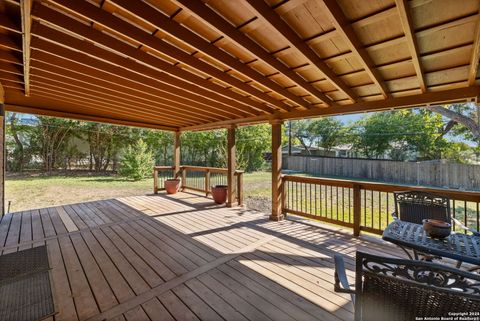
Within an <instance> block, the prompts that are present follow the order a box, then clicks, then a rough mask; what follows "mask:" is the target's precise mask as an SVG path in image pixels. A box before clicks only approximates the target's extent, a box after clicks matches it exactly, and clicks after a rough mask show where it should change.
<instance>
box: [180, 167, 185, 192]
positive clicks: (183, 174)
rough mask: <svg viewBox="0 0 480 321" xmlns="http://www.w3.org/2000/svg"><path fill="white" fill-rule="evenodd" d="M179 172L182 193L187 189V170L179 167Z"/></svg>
mask: <svg viewBox="0 0 480 321" xmlns="http://www.w3.org/2000/svg"><path fill="white" fill-rule="evenodd" d="M180 171H181V172H182V185H181V186H182V187H181V188H182V192H183V191H184V190H185V188H186V187H187V168H185V167H181V168H180Z"/></svg>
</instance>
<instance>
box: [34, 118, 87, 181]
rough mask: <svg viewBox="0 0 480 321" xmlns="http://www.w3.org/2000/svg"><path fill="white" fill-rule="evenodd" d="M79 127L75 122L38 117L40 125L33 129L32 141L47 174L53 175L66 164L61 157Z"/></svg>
mask: <svg viewBox="0 0 480 321" xmlns="http://www.w3.org/2000/svg"><path fill="white" fill-rule="evenodd" d="M78 125H79V122H78V121H75V120H68V119H63V118H54V117H45V116H38V124H37V125H36V126H33V127H32V129H33V130H32V138H31V141H32V146H33V147H34V150H36V154H37V155H38V156H39V157H40V159H41V160H42V164H43V169H44V171H45V172H47V173H51V172H52V171H53V170H55V169H57V168H58V166H59V165H63V164H64V162H63V161H62V159H61V157H60V155H62V154H63V152H64V150H65V149H66V148H68V145H69V141H70V139H71V138H73V137H74V136H75V135H76V129H77V128H78Z"/></svg>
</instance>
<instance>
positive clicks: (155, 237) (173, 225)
mask: <svg viewBox="0 0 480 321" xmlns="http://www.w3.org/2000/svg"><path fill="white" fill-rule="evenodd" d="M45 243H46V244H47V248H48V252H49V258H50V265H51V266H52V268H53V269H52V278H53V289H54V296H55V300H56V302H55V303H56V307H57V310H58V314H56V315H55V316H54V317H52V318H50V321H51V320H104V319H108V320H255V321H262V320H352V319H353V314H352V312H353V306H352V304H351V302H350V297H349V296H348V295H343V294H338V293H334V292H333V284H332V282H333V259H332V256H333V254H334V253H336V252H337V253H342V254H344V255H345V257H346V264H347V268H348V269H350V271H349V275H350V277H352V281H353V266H354V265H353V264H354V261H353V257H354V255H355V251H356V250H357V249H362V250H366V251H369V252H375V253H381V254H384V255H392V254H395V253H399V252H398V251H397V250H396V249H395V248H394V247H392V246H388V245H386V244H381V242H370V241H368V240H365V239H362V238H360V239H355V238H352V237H350V236H349V235H347V234H345V233H342V232H341V231H337V230H335V229H332V228H330V227H325V226H319V225H316V224H311V223H309V222H308V221H303V222H302V221H297V220H288V221H284V222H271V221H268V220H267V216H266V215H265V214H263V213H259V212H256V211H248V210H245V209H241V208H233V209H228V208H225V207H220V206H216V205H213V202H212V201H211V200H210V199H207V198H205V197H203V196H200V195H198V194H192V193H179V194H176V195H174V196H166V195H163V194H159V195H155V196H151V195H149V196H138V197H127V198H118V199H111V200H105V201H97V202H89V203H80V204H74V205H65V206H61V207H52V208H45V209H37V210H31V211H25V212H19V213H14V214H8V215H6V216H4V217H3V219H2V220H1V222H0V245H1V246H2V247H0V251H1V253H2V254H6V253H10V252H13V251H17V250H19V249H20V250H21V249H26V248H29V247H32V246H39V245H42V244H45Z"/></svg>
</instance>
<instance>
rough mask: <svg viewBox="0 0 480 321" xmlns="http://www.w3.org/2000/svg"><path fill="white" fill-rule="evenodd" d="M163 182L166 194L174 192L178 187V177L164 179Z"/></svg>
mask: <svg viewBox="0 0 480 321" xmlns="http://www.w3.org/2000/svg"><path fill="white" fill-rule="evenodd" d="M164 184H165V190H166V191H167V194H175V193H176V192H178V190H179V189H180V179H178V178H171V179H166V180H165V183H164Z"/></svg>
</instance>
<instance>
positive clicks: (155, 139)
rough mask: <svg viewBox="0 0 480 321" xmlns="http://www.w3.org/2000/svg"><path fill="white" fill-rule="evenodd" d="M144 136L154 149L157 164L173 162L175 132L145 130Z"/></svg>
mask: <svg viewBox="0 0 480 321" xmlns="http://www.w3.org/2000/svg"><path fill="white" fill-rule="evenodd" d="M142 137H143V140H144V141H145V143H147V145H148V147H149V149H150V150H152V152H153V155H154V157H155V164H156V165H171V164H172V151H173V149H172V146H173V134H172V133H170V132H165V131H160V130H144V131H143V132H142Z"/></svg>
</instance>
